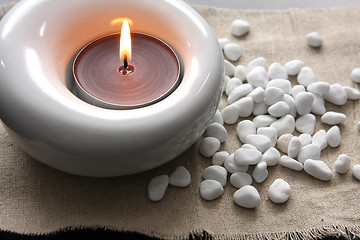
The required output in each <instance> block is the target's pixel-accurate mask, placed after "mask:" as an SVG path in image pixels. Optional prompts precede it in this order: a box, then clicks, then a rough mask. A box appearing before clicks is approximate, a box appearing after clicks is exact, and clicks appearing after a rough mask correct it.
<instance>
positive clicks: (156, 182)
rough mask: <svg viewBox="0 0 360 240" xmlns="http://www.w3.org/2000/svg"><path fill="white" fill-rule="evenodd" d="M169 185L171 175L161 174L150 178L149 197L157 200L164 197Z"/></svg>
mask: <svg viewBox="0 0 360 240" xmlns="http://www.w3.org/2000/svg"><path fill="white" fill-rule="evenodd" d="M168 185H169V176H168V175H165V174H164V175H160V176H157V177H154V178H152V179H151V180H150V182H149V184H148V197H149V199H150V200H151V201H154V202H157V201H160V200H161V199H163V197H164V195H165V192H166V189H167V187H168Z"/></svg>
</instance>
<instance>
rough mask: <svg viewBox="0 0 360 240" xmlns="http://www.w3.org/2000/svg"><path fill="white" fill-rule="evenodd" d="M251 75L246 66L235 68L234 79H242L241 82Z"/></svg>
mask: <svg viewBox="0 0 360 240" xmlns="http://www.w3.org/2000/svg"><path fill="white" fill-rule="evenodd" d="M248 73H249V69H248V68H247V67H245V66H244V65H238V66H236V67H235V73H234V77H235V78H238V79H240V80H241V81H245V80H246V75H247V74H248Z"/></svg>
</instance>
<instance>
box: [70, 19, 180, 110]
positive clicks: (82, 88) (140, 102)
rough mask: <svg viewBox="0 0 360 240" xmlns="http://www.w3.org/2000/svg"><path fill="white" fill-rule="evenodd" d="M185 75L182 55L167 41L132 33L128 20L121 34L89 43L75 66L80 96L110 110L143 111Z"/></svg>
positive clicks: (157, 100) (171, 90)
mask: <svg viewBox="0 0 360 240" xmlns="http://www.w3.org/2000/svg"><path fill="white" fill-rule="evenodd" d="M119 42H120V44H119ZM181 72H182V70H181V64H180V59H179V56H178V55H177V54H176V53H175V51H174V50H173V49H172V48H171V47H170V46H169V45H168V44H167V43H166V42H164V41H162V40H160V39H158V38H156V37H154V36H151V35H147V34H143V33H130V27H129V25H128V22H127V21H126V20H125V21H124V23H123V25H122V29H121V33H120V34H110V35H107V36H104V37H101V38H99V39H96V40H94V41H92V42H90V43H88V44H87V45H86V46H85V47H84V48H83V49H82V50H81V51H80V52H79V53H78V55H77V56H76V58H75V61H74V65H73V74H74V78H75V82H76V86H77V91H78V94H79V97H80V98H82V99H83V100H85V101H87V102H88V103H91V104H94V105H97V106H100V107H105V108H110V109H132V108H139V107H144V106H148V105H151V104H154V103H156V102H159V101H161V100H162V99H164V98H165V97H167V96H168V95H169V94H171V93H172V92H173V91H174V90H175V89H176V88H177V86H178V85H179V84H180V82H181Z"/></svg>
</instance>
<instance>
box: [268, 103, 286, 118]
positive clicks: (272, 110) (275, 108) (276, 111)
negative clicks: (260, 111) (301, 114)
mask: <svg viewBox="0 0 360 240" xmlns="http://www.w3.org/2000/svg"><path fill="white" fill-rule="evenodd" d="M289 112H290V107H289V105H288V104H287V103H286V102H284V101H279V102H277V103H274V104H273V105H271V106H270V107H269V108H268V113H269V114H270V115H271V116H273V117H282V116H284V115H286V114H288V113H289Z"/></svg>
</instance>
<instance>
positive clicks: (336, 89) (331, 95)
mask: <svg viewBox="0 0 360 240" xmlns="http://www.w3.org/2000/svg"><path fill="white" fill-rule="evenodd" d="M323 97H324V99H325V100H326V101H328V102H331V103H333V104H335V105H344V104H345V103H346V101H347V95H346V92H345V90H344V88H343V86H342V85H341V84H338V83H335V84H332V85H330V89H329V91H328V92H327V93H326V94H324V95H323Z"/></svg>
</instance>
